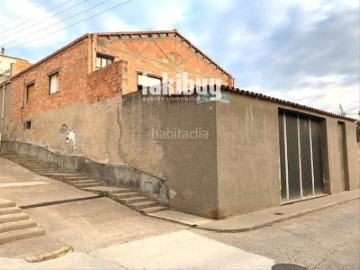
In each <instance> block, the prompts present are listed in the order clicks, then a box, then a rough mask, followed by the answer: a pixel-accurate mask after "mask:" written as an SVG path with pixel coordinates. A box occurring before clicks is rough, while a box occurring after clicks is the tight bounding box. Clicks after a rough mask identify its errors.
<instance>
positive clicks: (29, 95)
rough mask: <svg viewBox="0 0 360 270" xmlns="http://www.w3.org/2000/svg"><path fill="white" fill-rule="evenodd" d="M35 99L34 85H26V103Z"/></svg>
mask: <svg viewBox="0 0 360 270" xmlns="http://www.w3.org/2000/svg"><path fill="white" fill-rule="evenodd" d="M34 99H35V83H30V84H28V85H26V103H30V102H32V101H33V100H34Z"/></svg>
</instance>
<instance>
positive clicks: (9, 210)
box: [0, 207, 22, 215]
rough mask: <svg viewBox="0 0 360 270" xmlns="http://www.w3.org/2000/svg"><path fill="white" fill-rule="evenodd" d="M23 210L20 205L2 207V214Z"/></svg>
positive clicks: (0, 209) (0, 211)
mask: <svg viewBox="0 0 360 270" xmlns="http://www.w3.org/2000/svg"><path fill="white" fill-rule="evenodd" d="M21 211H22V210H21V209H20V208H19V207H6V208H0V215H7V214H15V213H20V212H21Z"/></svg>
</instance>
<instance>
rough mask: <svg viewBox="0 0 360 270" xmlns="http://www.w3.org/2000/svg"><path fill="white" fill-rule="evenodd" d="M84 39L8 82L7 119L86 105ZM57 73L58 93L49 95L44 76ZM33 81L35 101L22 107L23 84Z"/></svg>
mask: <svg viewBox="0 0 360 270" xmlns="http://www.w3.org/2000/svg"><path fill="white" fill-rule="evenodd" d="M88 43H89V42H88V39H83V40H82V41H80V42H79V43H77V44H75V45H73V46H71V47H70V48H68V49H67V50H65V51H62V52H61V53H59V54H57V55H56V56H54V57H52V58H50V59H48V60H46V61H45V62H43V63H41V64H40V65H38V66H36V67H34V68H31V69H30V70H28V71H26V72H24V73H22V74H20V75H19V76H17V77H15V78H13V79H12V81H11V89H12V93H11V110H10V117H11V118H12V119H13V118H19V117H21V116H31V115H34V114H39V113H41V112H45V111H49V110H52V109H55V108H59V107H64V106H67V105H70V104H73V103H77V102H85V101H86V98H87V97H86V89H87V73H88V66H87V63H88ZM54 70H59V91H58V92H57V93H55V94H52V95H49V77H48V74H49V73H50V72H52V71H54ZM32 81H35V88H36V90H35V100H34V101H33V102H31V103H26V98H25V97H26V93H25V92H26V84H28V83H29V82H32Z"/></svg>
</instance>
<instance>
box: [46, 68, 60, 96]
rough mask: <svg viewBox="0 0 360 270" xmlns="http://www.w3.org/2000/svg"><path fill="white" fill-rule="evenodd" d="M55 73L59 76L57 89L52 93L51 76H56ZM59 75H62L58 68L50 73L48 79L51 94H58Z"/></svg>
mask: <svg viewBox="0 0 360 270" xmlns="http://www.w3.org/2000/svg"><path fill="white" fill-rule="evenodd" d="M55 75H56V76H57V81H56V83H57V85H56V91H55V92H53V93H51V77H52V76H55ZM59 75H60V69H56V70H54V71H52V72H50V73H48V81H49V83H48V94H49V95H55V94H57V93H58V92H59Z"/></svg>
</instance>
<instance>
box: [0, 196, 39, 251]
mask: <svg viewBox="0 0 360 270" xmlns="http://www.w3.org/2000/svg"><path fill="white" fill-rule="evenodd" d="M44 234H45V230H44V229H42V228H39V227H37V225H36V223H35V222H33V221H32V220H31V219H30V218H29V216H28V215H27V214H25V213H24V212H22V210H21V209H20V208H19V207H16V205H15V203H14V202H12V201H9V200H5V199H0V245H2V244H5V243H8V242H12V241H16V240H21V239H25V238H30V237H35V236H41V235H44Z"/></svg>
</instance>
